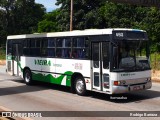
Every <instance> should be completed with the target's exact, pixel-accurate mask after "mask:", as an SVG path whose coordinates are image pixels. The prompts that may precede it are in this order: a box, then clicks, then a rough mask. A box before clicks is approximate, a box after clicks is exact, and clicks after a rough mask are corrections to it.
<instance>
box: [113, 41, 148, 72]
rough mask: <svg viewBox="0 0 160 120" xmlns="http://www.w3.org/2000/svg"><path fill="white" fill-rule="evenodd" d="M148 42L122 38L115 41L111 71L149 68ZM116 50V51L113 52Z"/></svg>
mask: <svg viewBox="0 0 160 120" xmlns="http://www.w3.org/2000/svg"><path fill="white" fill-rule="evenodd" d="M147 43H148V42H147V41H144V40H123V41H118V42H116V43H115V46H116V47H115V48H116V49H115V50H113V51H114V55H113V64H112V65H113V67H112V70H113V71H142V70H148V69H150V64H149V48H148V44H147ZM115 51H116V52H115Z"/></svg>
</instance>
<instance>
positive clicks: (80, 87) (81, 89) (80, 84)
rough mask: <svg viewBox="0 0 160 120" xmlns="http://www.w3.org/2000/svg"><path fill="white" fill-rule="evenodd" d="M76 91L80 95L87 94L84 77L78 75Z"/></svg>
mask: <svg viewBox="0 0 160 120" xmlns="http://www.w3.org/2000/svg"><path fill="white" fill-rule="evenodd" d="M74 86H75V91H76V93H77V94H78V95H81V96H83V95H85V94H86V84H85V82H84V79H83V77H77V78H76V80H75V84H74Z"/></svg>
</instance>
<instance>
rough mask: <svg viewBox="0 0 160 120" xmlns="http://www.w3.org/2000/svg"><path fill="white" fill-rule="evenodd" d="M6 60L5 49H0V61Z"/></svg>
mask: <svg viewBox="0 0 160 120" xmlns="http://www.w3.org/2000/svg"><path fill="white" fill-rule="evenodd" d="M5 59H6V51H5V49H4V48H0V60H5Z"/></svg>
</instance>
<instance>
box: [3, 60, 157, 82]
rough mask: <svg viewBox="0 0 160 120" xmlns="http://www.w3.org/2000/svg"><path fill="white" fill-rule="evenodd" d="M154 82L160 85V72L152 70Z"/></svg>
mask: <svg viewBox="0 0 160 120" xmlns="http://www.w3.org/2000/svg"><path fill="white" fill-rule="evenodd" d="M5 64H6V61H5V60H0V65H5ZM152 81H154V82H159V83H160V70H152Z"/></svg>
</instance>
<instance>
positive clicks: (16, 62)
mask: <svg viewBox="0 0 160 120" xmlns="http://www.w3.org/2000/svg"><path fill="white" fill-rule="evenodd" d="M12 48H13V50H12V70H13V73H12V74H13V75H15V76H20V73H21V65H20V56H21V52H22V46H21V44H13V46H12Z"/></svg>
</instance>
